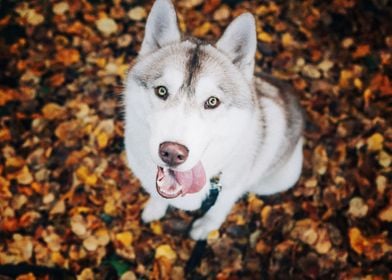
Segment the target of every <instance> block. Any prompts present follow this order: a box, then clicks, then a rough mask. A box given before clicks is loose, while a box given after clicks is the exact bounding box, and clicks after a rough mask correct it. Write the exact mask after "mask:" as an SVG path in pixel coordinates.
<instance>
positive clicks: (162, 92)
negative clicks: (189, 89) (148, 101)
mask: <svg viewBox="0 0 392 280" xmlns="http://www.w3.org/2000/svg"><path fill="white" fill-rule="evenodd" d="M154 90H155V95H156V96H158V97H159V98H161V99H163V100H166V99H167V97H168V96H169V91H168V90H167V88H166V87H164V86H157V87H156V88H155V89H154Z"/></svg>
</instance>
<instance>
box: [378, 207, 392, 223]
mask: <svg viewBox="0 0 392 280" xmlns="http://www.w3.org/2000/svg"><path fill="white" fill-rule="evenodd" d="M378 218H379V219H380V220H381V221H383V222H388V223H390V222H392V205H388V206H387V207H385V208H384V209H382V210H381V211H380V212H379V213H378Z"/></svg>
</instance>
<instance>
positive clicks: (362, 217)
mask: <svg viewBox="0 0 392 280" xmlns="http://www.w3.org/2000/svg"><path fill="white" fill-rule="evenodd" d="M151 5H152V2H151V1H132V0H125V1H119V0H113V1H97V0H90V1H88V0H85V1H68V2H66V1H63V2H58V1H52V0H49V1H26V2H19V1H0V150H1V153H0V279H1V280H5V279H19V280H22V279H23V280H26V279H29V280H30V279H76V278H77V279H119V278H121V279H184V278H188V279H392V187H391V179H392V178H391V177H392V176H391V153H392V126H391V121H392V114H391V108H392V106H391V105H392V104H391V103H392V102H391V96H392V81H391V77H392V51H391V50H392V21H391V19H392V8H391V6H390V4H389V3H388V1H385V0H365V1H356V0H334V1H294V0H290V1H278V0H272V1H235V0H230V1H221V0H207V1H205V2H203V1H202V0H191V1H185V0H179V1H175V6H176V9H177V12H178V16H179V23H180V27H181V29H182V30H183V31H184V32H186V33H188V34H190V35H194V36H197V37H199V38H204V39H208V40H216V39H217V38H218V37H219V36H220V35H221V34H222V32H223V30H224V28H225V27H226V26H227V25H228V23H229V22H230V21H231V20H232V19H233V18H234V17H235V16H237V15H239V14H241V13H242V12H245V11H250V12H251V13H253V14H254V15H255V17H256V20H257V31H258V52H257V56H256V59H257V70H262V71H264V72H267V73H270V74H272V75H273V76H276V77H278V78H281V79H283V80H286V81H288V82H289V83H291V84H292V85H293V86H294V87H295V88H296V89H297V91H298V94H299V96H300V100H301V104H302V106H303V108H304V109H305V112H306V115H307V125H306V132H305V138H306V143H305V147H304V155H305V162H304V167H303V173H302V176H301V179H300V181H299V182H298V183H297V185H296V186H295V187H293V188H292V189H290V190H289V191H287V192H284V193H282V194H278V195H273V196H266V197H257V196H254V195H249V196H247V197H244V198H243V199H241V200H240V201H238V203H237V204H236V205H235V207H234V208H233V210H232V212H231V213H230V215H229V216H228V217H227V219H226V221H225V223H224V225H223V226H222V228H221V229H220V231H219V232H213V233H212V234H210V236H209V238H208V240H207V245H206V248H205V250H204V251H203V252H202V254H201V256H200V264H199V265H197V266H196V267H194V269H193V271H191V272H190V274H188V275H185V266H186V264H187V262H188V260H189V258H190V256H191V254H192V251H193V248H194V247H195V244H196V243H195V241H193V240H191V239H190V238H189V237H188V232H187V231H188V228H189V225H190V224H191V222H192V220H193V218H194V214H193V213H188V212H184V211H179V210H175V209H171V210H170V211H169V213H168V214H167V215H166V216H165V217H164V218H163V219H162V220H161V221H157V222H153V223H151V224H143V223H142V222H141V221H140V213H141V210H142V209H143V206H144V203H145V202H146V200H147V199H148V196H147V194H146V193H145V192H144V191H143V190H142V189H141V187H140V183H139V182H138V180H137V179H135V178H134V177H133V176H132V173H131V171H130V170H129V169H128V168H127V166H126V161H125V153H124V145H123V135H124V133H123V125H124V123H123V118H122V114H121V110H122V109H121V102H120V101H121V90H122V87H123V80H124V77H125V73H126V70H127V69H128V67H129V65H130V64H131V62H132V61H133V59H134V58H135V57H136V55H137V52H138V50H139V48H140V43H141V40H142V38H143V34H144V26H145V20H146V16H147V14H148V11H149V10H150V8H151Z"/></svg>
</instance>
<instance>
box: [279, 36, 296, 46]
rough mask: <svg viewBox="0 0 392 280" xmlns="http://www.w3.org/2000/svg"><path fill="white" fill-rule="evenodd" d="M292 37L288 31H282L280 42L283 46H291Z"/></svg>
mask: <svg viewBox="0 0 392 280" xmlns="http://www.w3.org/2000/svg"><path fill="white" fill-rule="evenodd" d="M294 43H295V42H294V38H293V36H292V35H291V34H290V33H288V32H286V33H284V34H283V35H282V44H283V47H286V48H287V47H291V46H293V45H294Z"/></svg>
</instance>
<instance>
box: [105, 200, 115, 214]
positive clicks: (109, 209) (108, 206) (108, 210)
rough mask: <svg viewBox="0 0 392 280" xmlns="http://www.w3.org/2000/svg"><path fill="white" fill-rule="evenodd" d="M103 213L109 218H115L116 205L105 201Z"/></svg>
mask: <svg viewBox="0 0 392 280" xmlns="http://www.w3.org/2000/svg"><path fill="white" fill-rule="evenodd" d="M103 211H104V212H105V214H108V215H109V216H116V214H117V208H116V205H115V204H114V202H113V201H112V200H110V201H107V202H106V203H105V205H104V206H103Z"/></svg>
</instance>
